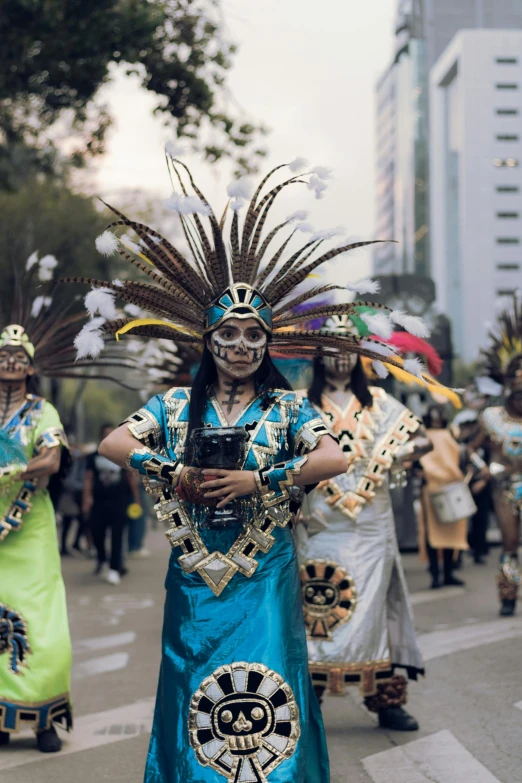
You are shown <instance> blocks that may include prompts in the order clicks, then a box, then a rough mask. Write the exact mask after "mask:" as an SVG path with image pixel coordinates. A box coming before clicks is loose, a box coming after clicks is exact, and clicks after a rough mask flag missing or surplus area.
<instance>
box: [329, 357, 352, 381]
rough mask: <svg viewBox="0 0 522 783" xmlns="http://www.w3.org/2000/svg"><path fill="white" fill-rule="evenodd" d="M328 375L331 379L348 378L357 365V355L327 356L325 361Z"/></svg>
mask: <svg viewBox="0 0 522 783" xmlns="http://www.w3.org/2000/svg"><path fill="white" fill-rule="evenodd" d="M323 362H324V368H325V370H326V374H327V375H329V376H330V377H331V378H347V377H349V376H350V375H351V374H352V370H353V368H354V367H355V365H356V364H357V354H356V353H339V354H338V355H337V356H335V357H334V356H325V357H324V359H323Z"/></svg>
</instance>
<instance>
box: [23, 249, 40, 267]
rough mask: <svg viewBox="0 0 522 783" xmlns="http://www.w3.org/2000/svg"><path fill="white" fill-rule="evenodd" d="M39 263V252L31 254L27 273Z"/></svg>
mask: <svg viewBox="0 0 522 783" xmlns="http://www.w3.org/2000/svg"><path fill="white" fill-rule="evenodd" d="M37 263H38V252H37V251H36V250H35V251H34V253H31V255H30V256H29V258H28V259H27V261H26V263H25V268H26V271H27V272H28V271H29V270H30V269H32V268H33V266H34V265H35V264H37Z"/></svg>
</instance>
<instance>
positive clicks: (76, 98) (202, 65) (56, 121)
mask: <svg viewBox="0 0 522 783" xmlns="http://www.w3.org/2000/svg"><path fill="white" fill-rule="evenodd" d="M219 10H220V9H219V0H149V2H147V1H146V0H145V1H144V0H88V2H85V0H3V2H2V3H1V4H0V29H1V30H2V46H1V47H0V188H3V189H6V188H14V187H17V186H18V185H19V183H20V182H21V181H23V177H24V176H25V175H27V173H28V172H35V171H48V172H52V171H56V170H57V169H59V167H60V161H61V160H63V150H64V149H65V152H66V155H67V156H68V158H69V161H70V162H72V164H73V165H77V166H81V165H83V164H84V163H85V161H86V160H87V159H88V158H89V156H93V155H97V154H100V153H102V152H103V149H104V139H105V134H106V130H107V128H108V127H109V125H110V121H111V117H110V114H109V113H108V110H107V107H105V106H103V105H101V103H100V101H99V97H98V93H99V90H100V87H101V86H102V85H104V84H105V83H107V81H109V79H110V69H111V65H112V64H122V65H123V66H124V67H125V68H126V69H127V72H128V73H131V72H136V73H138V75H139V76H140V78H141V81H142V84H143V86H144V87H145V88H146V89H147V90H150V91H151V92H153V93H155V94H156V95H157V98H158V100H157V105H156V107H155V112H157V113H158V114H160V115H161V116H163V117H164V118H165V121H166V123H168V124H169V123H170V124H172V125H173V127H174V128H175V131H176V133H177V134H178V136H180V137H187V138H188V139H189V140H190V142H191V144H192V145H193V146H194V147H195V148H198V149H200V150H201V151H202V152H203V153H204V154H205V155H206V156H207V157H208V158H210V159H213V160H215V159H217V158H219V157H221V156H223V155H227V156H231V157H233V158H234V159H235V160H236V162H237V163H238V164H239V167H240V168H241V167H243V168H248V166H249V162H248V159H249V157H250V154H249V153H250V152H252V153H253V154H254V155H256V154H257V155H262V154H263V151H262V150H260V149H254V147H255V146H256V145H255V141H256V139H257V138H258V133H257V131H258V130H259V129H258V128H256V127H255V126H254V125H252V124H251V123H249V122H245V121H244V119H242V118H241V117H240V116H238V113H237V112H235V113H234V112H230V111H228V110H227V109H226V104H227V103H228V102H229V101H228V100H227V98H228V95H227V87H226V76H227V70H228V68H229V67H230V64H231V58H232V56H233V54H234V51H235V49H234V46H233V44H231V43H230V42H228V41H227V40H226V38H225V36H224V35H223V30H222V24H221V22H220V17H219ZM205 126H207V127H208V128H209V129H211V131H212V132H211V133H210V134H209V136H210V140H209V139H208V138H205V133H202V131H203V130H204V127H205ZM202 139H203V141H202ZM249 147H250V149H249V151H248V152H247V151H246V150H247V149H248V148H249Z"/></svg>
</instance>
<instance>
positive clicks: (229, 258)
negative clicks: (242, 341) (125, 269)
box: [64, 155, 395, 363]
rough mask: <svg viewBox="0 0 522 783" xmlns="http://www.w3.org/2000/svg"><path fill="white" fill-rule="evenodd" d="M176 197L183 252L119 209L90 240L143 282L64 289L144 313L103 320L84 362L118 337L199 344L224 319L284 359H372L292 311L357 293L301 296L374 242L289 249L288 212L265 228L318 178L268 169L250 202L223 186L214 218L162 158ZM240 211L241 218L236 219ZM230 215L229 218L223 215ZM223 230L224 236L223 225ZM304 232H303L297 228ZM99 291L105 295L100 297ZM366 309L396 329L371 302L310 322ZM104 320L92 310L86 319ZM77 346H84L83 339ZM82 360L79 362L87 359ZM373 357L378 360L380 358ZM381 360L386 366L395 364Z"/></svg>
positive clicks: (177, 168) (184, 177) (92, 331)
mask: <svg viewBox="0 0 522 783" xmlns="http://www.w3.org/2000/svg"><path fill="white" fill-rule="evenodd" d="M167 163H168V166H169V169H170V171H171V178H172V181H173V184H174V185H175V189H174V193H173V194H172V196H171V197H170V198H169V200H168V206H169V208H171V209H173V210H174V211H175V212H177V214H178V215H179V219H180V222H181V227H182V231H183V235H184V238H185V241H186V245H187V247H188V254H184V253H182V252H181V251H180V250H179V249H178V248H177V247H175V246H174V245H173V244H172V243H171V242H169V241H168V240H167V239H166V238H165V237H163V236H161V235H160V234H159V233H158V232H157V231H156V230H154V229H153V228H150V227H148V226H146V225H144V224H143V223H141V222H137V221H134V220H131V219H130V218H128V217H126V216H125V215H123V214H122V213H121V212H120V211H119V210H118V209H116V208H114V207H111V206H110V205H107V206H109V209H111V210H112V211H113V213H114V214H115V216H116V218H117V220H116V221H114V222H113V223H112V224H110V225H109V226H108V227H107V229H106V231H105V232H104V233H103V234H102V235H101V236H100V237H98V239H97V240H96V247H97V249H98V250H99V252H101V253H103V254H106V255H112V254H114V253H115V252H118V253H119V254H120V255H121V257H122V258H124V259H125V260H126V261H127V262H129V263H130V264H132V265H133V266H134V267H137V268H138V269H139V270H140V271H141V272H143V273H144V274H146V276H147V278H148V280H147V282H145V281H143V282H138V281H135V280H123V281H117V282H113V283H111V282H109V281H102V280H93V279H91V278H77V277H75V278H67V279H66V280H65V281H64V282H70V283H76V282H83V283H87V284H90V285H91V286H92V288H93V289H94V291H91V293H90V294H88V297H89V296H90V297H92V296H93V295H94V293H95V292H96V291H97V292H98V294H97V295H98V296H99V297H100V303H101V304H102V305H103V306H104V307H105V306H106V307H108V308H109V309H110V308H111V306H112V307H114V301H115V300H116V299H118V300H122V301H123V302H125V303H127V304H132V305H136V306H138V307H139V308H141V309H142V310H143V311H145V313H146V315H145V316H144V317H140V318H135V319H133V318H126V317H121V318H120V317H115V318H111V317H106V318H105V320H104V321H103V323H99V324H96V325H94V326H90V325H89V324H87V325H86V327H85V328H84V334H85V330H87V333H88V334H89V335H90V337H91V338H93V336H94V337H95V338H96V337H97V338H98V339H97V340H96V339H95V340H92V339H91V342H92V343H93V345H92V350H90V355H93V356H97V355H98V353H99V351H100V350H101V348H102V347H103V342H102V340H103V337H104V336H106V335H108V334H112V335H115V337H116V339H119V338H120V337H121V336H122V335H124V334H126V333H128V332H132V333H133V334H134V335H138V336H144V337H153V338H167V339H170V340H173V341H174V342H175V343H178V344H179V345H186V346H196V347H197V346H201V345H202V344H203V342H204V339H205V336H206V335H207V334H208V333H209V332H211V331H213V330H215V329H216V328H218V327H219V326H220V325H221V324H222V323H223V322H224V321H225V320H227V319H229V318H240V319H241V318H243V319H246V318H254V319H256V320H257V321H258V322H259V324H260V325H261V326H262V327H263V329H264V330H265V331H266V332H267V333H268V334H269V337H270V347H272V348H273V349H274V350H276V351H278V352H280V353H285V352H286V351H289V350H294V349H295V348H299V352H300V354H310V355H314V354H317V353H322V354H327V353H331V352H333V351H338V350H344V351H349V352H355V353H358V354H361V355H368V356H370V358H377V354H375V356H374V355H373V352H372V351H371V350H369V349H368V348H367V347H365V346H363V345H362V344H361V341H360V340H359V339H358V338H356V337H353V336H352V337H347V336H345V335H339V334H337V333H335V332H332V333H328V332H325V331H324V330H303V329H300V328H299V324H300V321H301V316H300V315H299V314H296V312H295V309H294V308H295V306H296V305H297V304H302V303H303V302H305V301H307V302H308V301H310V300H311V299H313V298H314V297H316V296H318V295H320V294H323V295H324V294H325V293H329V292H334V291H338V290H344V291H345V292H346V288H348V289H349V290H352V291H355V290H356V287H354V286H348V287H345V286H341V285H336V284H328V283H326V284H324V285H319V286H310V287H309V288H308V290H303V287H304V286H306V283H307V282H308V280H311V279H312V278H313V277H316V276H317V275H316V273H317V271H318V270H319V269H320V267H322V266H323V265H324V264H325V263H327V262H328V261H332V260H333V259H336V258H338V257H340V256H341V255H343V254H345V253H348V252H350V251H353V250H356V249H357V248H361V247H365V246H368V245H372V244H374V243H375V242H377V241H382V240H369V241H357V242H355V241H346V242H343V243H341V244H338V245H337V246H336V247H331V248H330V249H328V248H327V247H325V243H327V242H329V241H330V240H331V237H332V236H333V234H334V233H336V232H319V233H317V234H313V235H312V236H311V237H310V238H309V239H307V240H305V241H304V243H303V244H301V246H300V247H297V248H295V247H292V249H290V247H291V244H290V243H291V240H292V239H293V240H294V244H295V241H296V235H297V233H298V231H297V229H298V228H299V224H296V216H299V215H300V214H301V213H295V214H294V215H293V216H290V217H289V218H288V219H287V220H285V221H283V222H280V223H278V224H277V225H276V226H275V227H274V228H270V227H269V226H268V221H269V217H270V214H271V209H272V207H273V205H274V203H275V201H276V200H277V199H278V197H279V196H280V194H281V193H282V192H286V191H288V189H289V188H292V190H293V187H294V186H301V187H302V186H303V185H304V186H305V187H308V188H309V189H310V190H315V192H316V195H317V196H318V197H321V196H322V194H323V190H324V187H326V186H325V185H324V187H323V186H322V185H321V182H322V180H321V171H320V170H319V169H315V170H311V171H310V172H308V174H298V173H296V169H297V166H296V165H295V163H296V162H294V163H291V164H288V165H287V164H284V165H280V166H277V167H276V168H274V169H272V171H270V172H269V173H268V174H267V175H266V176H265V177H264V178H263V179H262V181H261V183H260V184H259V186H258V187H257V188H256V189H255V191H254V194H253V196H252V198H251V199H250V201H248V200H247V199H246V198H245V196H246V192H245V190H244V189H243V188H242V186H241V185H239V184H238V183H236V185H234V186H232V187H231V188H229V191H228V195H229V196H230V197H231V198H232V201H229V203H228V204H227V207H226V209H225V212H224V214H223V215H222V216H221V217H220V218H218V217H217V216H216V215H215V213H214V211H213V210H212V208H211V207H210V204H209V202H208V200H207V199H206V198H205V196H204V195H203V193H202V192H201V190H200V189H199V188H198V186H197V185H196V183H195V182H194V179H193V176H192V174H191V172H190V170H189V169H188V168H187V166H186V165H185V164H184V163H182V162H181V161H180V160H178V159H175V158H171V157H170V156H169V155H167ZM285 168H286V169H287V171H289V174H288V175H287V176H286V177H284V178H283V181H282V182H279V183H277V184H273V185H272V184H271V181H272V180H273V178H274V177H275V175H276V174H279V175H280V174H282V173H283V170H284V169H285ZM241 208H243V210H244V212H245V215H244V218H243V220H242V221H241V220H240V217H239V213H240V210H241ZM230 213H231V220H229V216H230ZM228 223H230V227H229V228H227V224H228ZM120 227H123V228H125V229H132V231H134V233H135V235H136V237H137V239H136V241H134V240H131V239H129V237H128V236H127V234H123V235H122V234H120V233H119V231H116V229H119V228H120ZM301 230H303V229H301ZM362 282H364V283H365V287H362V288H361V293H366V292H371V291H372V290H376V288H375V284H373V282H372V285H373V286H374V287H373V288H372V286H370V287H369V288H368V280H365V281H362ZM100 289H102V290H100ZM361 306H371V307H372V308H374V309H375V310H378V311H379V313H382V318H383V320H386V321H387V322H388V321H389V323H390V330H391V329H392V328H393V313H392V312H391V311H390V310H389V309H388V308H386V307H385V306H383V305H379V304H374V303H372V302H344V303H340V304H333V305H329V306H327V307H325V306H324V305H323V306H319V305H318V306H317V312H315V311H313V310H312V311H311V314H312V316H313V317H316V316H317V317H325V316H331V315H339V316H340V315H347V316H348V315H352V314H355V313H356V312H357V311H356V309H355V308H356V307H357V308H360V307H361ZM97 312H99V313H100V315H102V316H103V315H104V313H103V312H102V308H101V306H100V308H99V310H97V311H96V310H95V311H94V312H93V311H92V310H91V315H96V313H97ZM79 341H80V342H82V337H81V336H80V338H79ZM84 355H85V354H84ZM378 358H380V359H382V356H381V355H378ZM384 361H388V362H390V363H393V362H394V361H395V359H394V357H393V356H390V357H389V358H388V357H386V359H384Z"/></svg>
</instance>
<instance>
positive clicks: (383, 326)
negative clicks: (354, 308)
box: [361, 313, 393, 340]
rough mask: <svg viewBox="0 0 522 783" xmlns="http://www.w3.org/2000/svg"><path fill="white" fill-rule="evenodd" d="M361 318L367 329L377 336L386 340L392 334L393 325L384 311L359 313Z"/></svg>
mask: <svg viewBox="0 0 522 783" xmlns="http://www.w3.org/2000/svg"><path fill="white" fill-rule="evenodd" d="M361 318H362V320H363V321H364V323H365V324H366V326H367V327H368V329H369V330H370V331H371V332H373V334H376V335H377V336H378V337H382V338H383V339H384V340H388V339H389V338H390V337H391V336H392V332H393V327H392V325H391V323H390V319H389V318H388V316H387V315H384V313H374V314H372V313H361Z"/></svg>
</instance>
